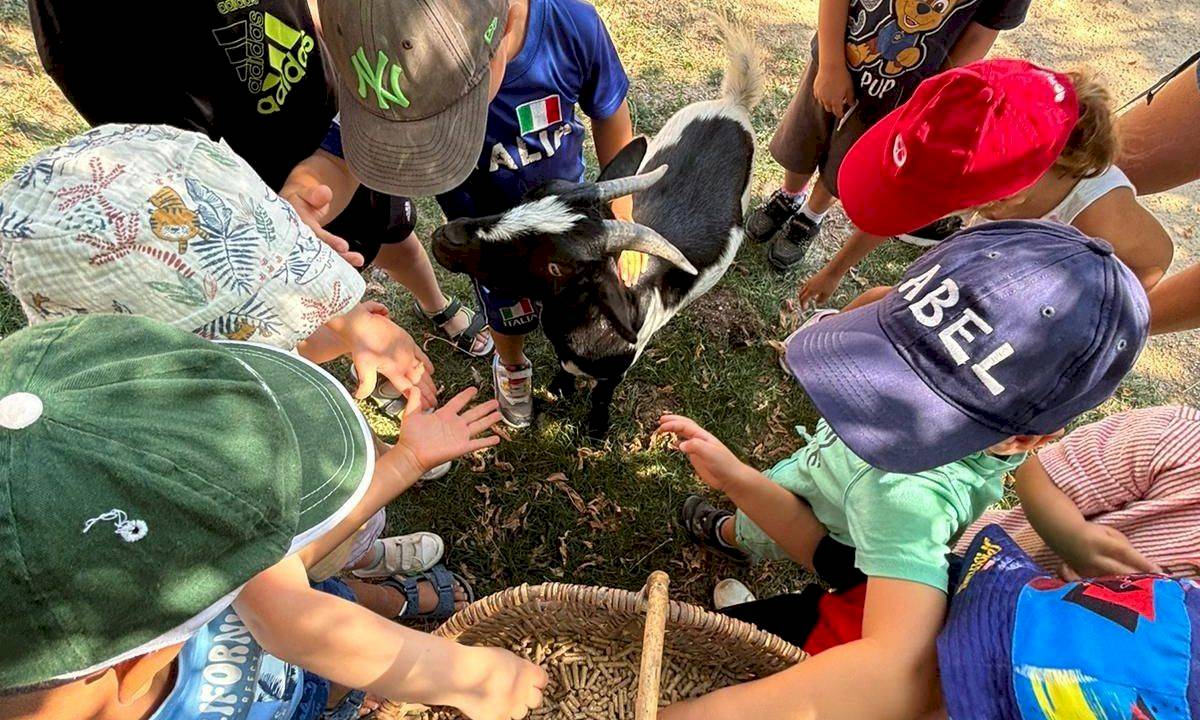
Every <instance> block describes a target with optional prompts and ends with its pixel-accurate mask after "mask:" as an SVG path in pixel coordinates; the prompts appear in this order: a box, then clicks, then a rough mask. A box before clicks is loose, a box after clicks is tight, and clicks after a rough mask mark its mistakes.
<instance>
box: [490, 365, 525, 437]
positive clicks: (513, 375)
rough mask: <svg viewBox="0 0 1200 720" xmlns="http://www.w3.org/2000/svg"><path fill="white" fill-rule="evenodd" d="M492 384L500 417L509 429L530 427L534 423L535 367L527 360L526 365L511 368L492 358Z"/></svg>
mask: <svg viewBox="0 0 1200 720" xmlns="http://www.w3.org/2000/svg"><path fill="white" fill-rule="evenodd" d="M492 383H493V385H494V387H495V389H496V400H497V402H499V403H500V415H501V416H502V417H503V418H504V422H505V424H507V425H508V426H509V427H514V428H523V427H529V425H530V423H532V422H533V365H532V364H530V362H529V358H525V363H524V365H521V366H519V367H516V368H510V367H509V366H507V365H505V364H504V363H502V362H500V356H499V355H493V356H492Z"/></svg>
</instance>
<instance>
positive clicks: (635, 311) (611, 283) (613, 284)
mask: <svg viewBox="0 0 1200 720" xmlns="http://www.w3.org/2000/svg"><path fill="white" fill-rule="evenodd" d="M608 265H609V267H608V272H606V273H605V274H604V278H603V280H601V282H600V312H602V313H604V317H606V318H608V320H609V322H611V323H612V326H613V329H614V330H616V331H617V334H618V335H620V336H621V338H622V339H623V340H625V342H627V343H629V344H630V345H636V344H637V341H638V335H637V334H638V330H641V329H642V321H643V318H642V312H641V307H640V305H639V303H638V302H637V299H636V298H634V297H633V293H631V292H629V290H628V289H627V288H626V287H625V284H624V283H622V282H621V278H620V276H619V275H618V274H617V263H616V261H615V260H613V259H611V258H610V259H609V261H608Z"/></svg>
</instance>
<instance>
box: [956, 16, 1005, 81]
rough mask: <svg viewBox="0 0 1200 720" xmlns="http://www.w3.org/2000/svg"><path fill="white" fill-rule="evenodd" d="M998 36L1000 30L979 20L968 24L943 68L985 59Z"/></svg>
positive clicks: (960, 65)
mask: <svg viewBox="0 0 1200 720" xmlns="http://www.w3.org/2000/svg"><path fill="white" fill-rule="evenodd" d="M998 37H1000V30H998V29H993V28H990V27H987V26H984V25H980V24H979V23H977V22H972V23H970V24H969V25H967V29H966V30H963V34H962V35H959V36H958V41H957V42H955V43H954V47H952V48H950V52H949V53H948V54H947V55H946V63H945V65H944V66H943V67H942V69H943V70H946V69H948V68H953V67H962V66H963V65H969V64H970V63H973V62H975V61H976V60H982V59H984V58H985V57H987V54H988V52H989V51H990V50H991V49H992V45H994V44H995V42H996V38H998Z"/></svg>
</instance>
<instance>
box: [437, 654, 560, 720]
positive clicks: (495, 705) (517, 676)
mask: <svg viewBox="0 0 1200 720" xmlns="http://www.w3.org/2000/svg"><path fill="white" fill-rule="evenodd" d="M471 651H472V652H473V653H474V654H475V659H476V662H477V663H478V666H477V667H476V668H474V670H478V671H481V672H468V673H465V674H467V675H474V676H476V677H478V678H480V679H479V680H478V682H477V683H476V685H475V687H468V688H464V689H463V690H462V691H460V694H461V698H462V699H461V700H459V701H458V702H456V703H455V707H457V708H458V709H459V710H461V711H462V712H463V714H464V715H466V716H467V717H469V718H471V719H472V720H512V719H513V718H523V717H525V716H526V715H528V714H529V711H530V710H533V709H536V708H539V707H541V705H542V691H543V690H544V689H545V688H546V683H547V682H549V678H548V677H547V676H546V671H545V670H543V669H542V668H540V667H538V666H537V665H534V664H533V663H531V662H529V661H528V660H525V659H524V658H520V657H517V656H516V655H514V654H512V653H510V652H509V651H507V650H501V649H499V648H490V647H479V648H471ZM455 674H459V673H455ZM451 682H453V679H451Z"/></svg>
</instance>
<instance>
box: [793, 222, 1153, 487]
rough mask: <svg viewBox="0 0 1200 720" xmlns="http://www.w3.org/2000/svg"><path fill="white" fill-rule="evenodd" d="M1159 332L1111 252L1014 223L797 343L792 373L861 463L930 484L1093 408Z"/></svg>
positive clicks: (969, 237)
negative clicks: (946, 471)
mask: <svg viewBox="0 0 1200 720" xmlns="http://www.w3.org/2000/svg"><path fill="white" fill-rule="evenodd" d="M1149 320H1150V312H1149V305H1148V303H1147V301H1146V293H1145V291H1143V290H1142V286H1141V284H1140V283H1139V282H1138V280H1137V277H1135V276H1134V274H1133V273H1132V272H1131V271H1130V270H1129V269H1128V268H1127V267H1125V266H1124V265H1123V264H1122V263H1121V262H1120V261H1119V260H1117V258H1116V256H1114V255H1113V249H1112V246H1111V245H1109V244H1108V243H1106V242H1104V241H1103V240H1098V239H1096V238H1091V237H1087V236H1086V235H1084V234H1082V233H1080V232H1079V231H1078V230H1076V229H1074V228H1072V227H1070V226H1067V225H1060V224H1058V223H1050V222H1028V221H1017V220H1014V221H1006V222H996V223H987V224H984V225H980V226H978V227H975V228H971V229H969V230H966V231H963V232H961V233H959V234H957V235H955V236H953V237H951V238H950V239H948V240H946V241H945V242H943V243H942V244H941V245H940V246H939V247H938V248H936V249H934V250H933V251H931V252H929V253H927V254H926V255H925V256H923V257H922V258H920V259H919V260H917V261H916V262H915V263H913V264H912V266H910V267H909V268H908V270H907V271H906V272H905V274H904V277H903V279H902V280H901V281H900V283H899V284H898V285H897V286H896V287H895V288H894V289H893V290H892V291H891V292H890V293H888V294H887V295H886V296H885V297H883V298H882V299H880V300H878V301H877V302H873V303H871V304H869V305H865V306H863V307H861V308H857V309H855V310H851V311H849V312H843V313H839V314H837V315H833V316H830V317H828V318H825V319H824V320H822V321H821V322H819V323H816V324H814V325H813V326H811V327H809V328H806V329H804V330H802V331H801V332H799V333H797V334H796V335H795V337H793V339H792V340H791V342H790V343H789V345H788V348H787V355H786V360H787V364H788V367H789V368H790V369H791V371H792V373H793V374H794V375H795V376H796V378H797V379H798V380H799V381H800V384H801V385H803V386H804V389H805V390H806V391H807V392H808V395H809V397H811V398H812V401H813V403H814V404H815V405H816V406H817V410H818V411H820V413H821V415H822V416H824V418H825V420H826V421H827V422H828V423H829V425H830V426H831V427H832V428H833V430H834V432H836V433H837V434H838V436H839V437H840V438H841V439H842V440H844V441H845V443H846V444H847V445H848V446H849V447H850V449H851V450H853V451H854V452H855V453H856V454H857V455H858V456H859V457H861V458H863V459H864V460H866V461H867V462H868V463H870V464H871V465H873V466H875V467H878V468H881V469H883V470H888V471H891V472H921V471H924V470H929V469H931V468H935V467H938V466H941V465H944V464H946V463H949V462H953V461H955V460H959V459H961V458H964V457H966V456H967V455H970V454H972V453H975V452H979V451H981V450H984V449H986V448H988V447H989V446H991V445H994V444H996V443H998V442H1001V441H1003V440H1005V439H1006V438H1009V437H1011V436H1014V435H1043V434H1048V433H1052V432H1056V431H1057V430H1059V429H1061V428H1063V427H1065V426H1066V425H1067V423H1068V422H1070V421H1071V419H1073V418H1074V417H1075V416H1077V415H1079V414H1080V413H1082V412H1085V411H1087V410H1090V409H1091V408H1094V407H1096V406H1097V405H1099V404H1100V403H1102V402H1103V401H1104V400H1106V399H1107V398H1108V397H1109V396H1110V395H1112V393H1113V391H1114V390H1116V388H1117V385H1118V384H1119V383H1120V382H1121V379H1122V378H1123V377H1125V374H1126V373H1128V372H1129V370H1130V368H1132V367H1133V363H1134V361H1135V360H1136V359H1137V356H1138V353H1140V352H1141V349H1142V346H1143V345H1144V344H1145V342H1146V334H1147V329H1148V326H1149Z"/></svg>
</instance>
